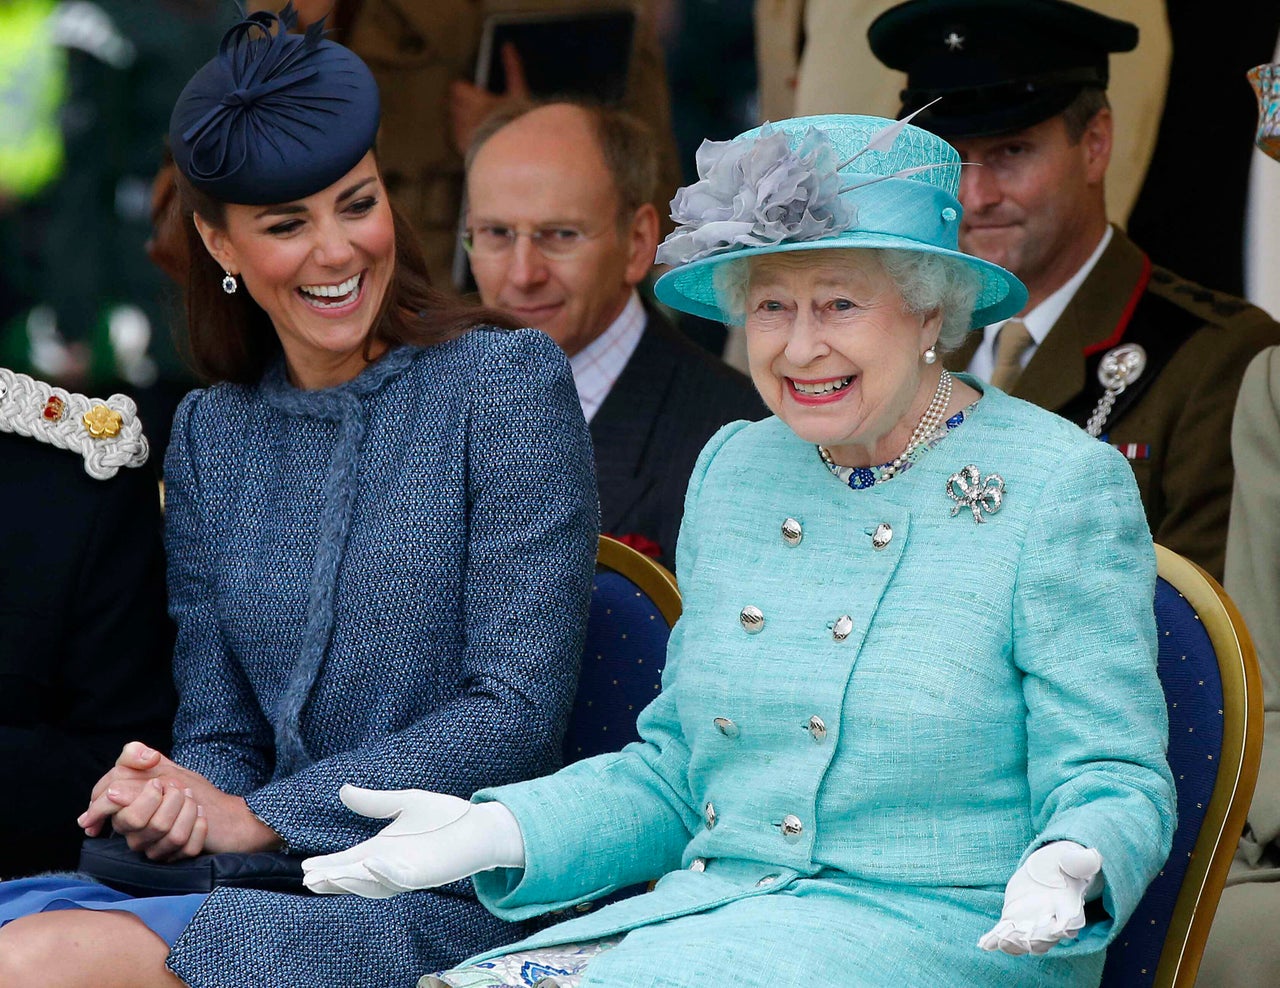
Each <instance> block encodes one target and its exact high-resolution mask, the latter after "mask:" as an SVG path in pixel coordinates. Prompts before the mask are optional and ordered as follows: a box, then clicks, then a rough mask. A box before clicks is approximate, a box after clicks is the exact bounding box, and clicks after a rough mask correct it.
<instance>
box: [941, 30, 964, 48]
mask: <svg viewBox="0 0 1280 988" xmlns="http://www.w3.org/2000/svg"><path fill="white" fill-rule="evenodd" d="M942 43H943V44H945V45H946V46H947V50H948V51H964V35H963V34H957V33H956V32H955V31H952V32H951V33H950V34H948V35H947V36H946V37H945V38H943V39H942Z"/></svg>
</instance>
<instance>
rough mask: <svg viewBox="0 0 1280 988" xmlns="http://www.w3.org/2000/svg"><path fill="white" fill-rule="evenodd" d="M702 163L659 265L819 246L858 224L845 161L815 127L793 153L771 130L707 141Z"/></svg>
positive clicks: (674, 212)
mask: <svg viewBox="0 0 1280 988" xmlns="http://www.w3.org/2000/svg"><path fill="white" fill-rule="evenodd" d="M696 161H697V167H698V181H697V182H694V183H693V184H692V185H689V186H686V187H685V188H682V189H681V190H680V191H679V192H677V193H676V197H675V198H674V199H672V200H671V218H672V219H673V220H675V221H676V223H678V224H680V225H679V227H678V228H677V229H676V230H675V231H674V232H673V233H671V234H670V235H669V236H668V237H667V239H666V240H665V241H663V243H662V245H661V246H660V247H659V248H658V255H657V262H658V263H659V264H686V263H688V262H689V261H696V260H698V259H699V258H702V257H707V256H709V255H711V254H718V253H721V252H723V251H726V250H732V249H734V248H736V247H764V246H772V245H774V244H779V243H782V242H783V241H786V242H788V243H799V242H803V241H807V240H817V239H819V238H820V237H826V236H831V235H833V234H837V233H841V232H843V231H844V230H847V229H849V228H850V227H851V226H853V224H854V222H855V221H856V218H857V215H856V210H855V208H854V207H853V206H852V205H851V204H849V203H847V202H845V201H843V200H841V198H840V191H841V186H840V176H839V175H838V174H837V171H838V169H839V168H840V166H841V161H840V156H839V155H838V154H837V152H836V149H835V147H834V146H833V145H832V143H831V140H830V138H828V137H827V135H826V134H824V133H823V132H822V131H820V130H817V129H816V128H813V127H810V128H809V129H808V130H806V131H805V133H804V135H803V137H802V138H801V140H800V141H799V143H798V144H797V146H796V147H795V148H794V149H793V148H792V147H791V146H790V142H789V141H788V138H787V135H786V134H785V133H784V132H782V131H780V130H775V129H773V128H772V127H770V126H769V125H768V124H766V125H765V126H764V127H762V128H761V129H760V131H759V133H758V134H757V135H756V136H754V137H751V138H747V139H739V140H733V141H703V142H702V146H701V147H700V148H698V153H697V158H696Z"/></svg>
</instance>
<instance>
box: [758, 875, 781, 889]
mask: <svg viewBox="0 0 1280 988" xmlns="http://www.w3.org/2000/svg"><path fill="white" fill-rule="evenodd" d="M781 877H782V876H781V875H765V876H764V877H763V878H761V879H759V880H758V881H757V882H756V888H758V889H762V888H764V887H765V886H766V885H772V884H773V883H774V882H776V881H777V880H778V879H779V878H781Z"/></svg>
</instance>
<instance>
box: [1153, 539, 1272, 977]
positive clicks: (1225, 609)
mask: <svg viewBox="0 0 1280 988" xmlns="http://www.w3.org/2000/svg"><path fill="white" fill-rule="evenodd" d="M1156 571H1157V573H1158V574H1159V576H1160V577H1161V578H1163V579H1164V580H1165V581H1166V582H1167V583H1169V585H1170V586H1172V587H1173V588H1174V589H1175V590H1177V591H1178V593H1180V594H1182V596H1183V597H1185V598H1186V600H1187V602H1188V603H1190V604H1191V606H1192V608H1193V609H1194V610H1195V612H1196V616H1197V617H1198V618H1199V620H1200V622H1201V623H1202V624H1203V625H1204V629H1205V631H1206V632H1207V633H1208V635H1209V641H1210V642H1211V643H1212V644H1213V650H1214V653H1215V654H1216V656H1217V658H1218V671H1219V674H1220V677H1221V679H1222V717H1223V725H1222V754H1221V755H1220V756H1219V758H1218V776H1217V780H1216V781H1215V783H1214V786H1213V795H1212V796H1211V797H1210V798H1209V807H1208V809H1207V810H1206V811H1205V817H1204V823H1203V824H1202V826H1201V827H1200V833H1199V835H1198V837H1197V838H1196V843H1195V846H1194V848H1193V849H1192V852H1191V861H1190V863H1189V864H1188V865H1187V873H1186V874H1185V875H1184V876H1183V879H1182V886H1181V889H1180V890H1179V892H1178V899H1177V902H1176V903H1175V904H1174V909H1173V915H1172V917H1171V918H1170V920H1169V928H1168V930H1166V931H1165V942H1164V949H1163V950H1162V951H1161V953H1160V963H1159V965H1158V966H1157V968H1156V976H1155V981H1154V982H1153V984H1154V986H1155V988H1193V986H1194V985H1195V981H1196V974H1197V972H1198V971H1199V969H1200V961H1201V959H1202V958H1203V957H1204V947H1205V942H1206V941H1207V940H1208V938H1209V928H1210V926H1211V925H1212V924H1213V916H1214V913H1215V912H1216V911H1217V909H1218V901H1219V899H1221V897H1222V890H1223V888H1224V887H1225V886H1226V883H1227V872H1228V870H1229V869H1230V868H1231V860H1232V858H1233V857H1234V856H1235V852H1236V845H1237V844H1238V843H1239V842H1240V835H1241V833H1242V832H1243V831H1244V825H1245V818H1246V817H1247V815H1248V812H1249V803H1250V801H1251V800H1252V798H1253V788H1254V785H1255V784H1256V783H1257V781H1258V766H1259V763H1260V761H1261V759H1262V729H1263V706H1262V676H1261V673H1260V672H1259V670H1258V658H1257V655H1256V653H1255V652H1254V649H1253V640H1252V639H1251V638H1250V637H1249V631H1248V629H1247V628H1246V627H1245V623H1244V619H1243V618H1242V617H1241V616H1240V612H1239V611H1238V610H1237V609H1236V605H1235V603H1234V602H1233V601H1232V600H1231V598H1230V597H1228V596H1227V592H1226V591H1225V590H1223V589H1222V586H1221V585H1220V584H1219V583H1218V581H1217V580H1215V579H1214V578H1213V577H1212V576H1210V575H1209V574H1208V573H1206V572H1205V571H1204V570H1203V569H1201V568H1200V567H1199V566H1197V565H1196V564H1195V563H1193V562H1191V560H1189V559H1187V558H1185V557H1184V556H1180V555H1179V554H1178V553H1176V552H1174V551H1173V550H1172V549H1166V548H1165V547H1164V546H1162V545H1157V546H1156Z"/></svg>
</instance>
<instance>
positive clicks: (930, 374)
mask: <svg viewBox="0 0 1280 988" xmlns="http://www.w3.org/2000/svg"><path fill="white" fill-rule="evenodd" d="M749 264H750V270H749V273H748V276H747V288H746V300H745V312H746V324H745V325H746V334H747V358H748V362H749V363H750V368H751V379H752V381H754V382H755V385H756V388H757V389H758V390H759V392H760V395H761V397H762V398H763V399H764V402H765V404H766V405H768V406H769V410H770V411H772V412H773V413H774V414H775V415H777V416H778V417H779V418H780V419H782V421H783V422H785V423H786V424H787V425H788V426H790V428H791V430H792V431H793V432H794V433H795V434H796V435H797V436H799V437H800V438H801V439H803V440H804V441H805V442H810V443H815V444H817V445H820V446H825V447H826V448H827V451H828V452H829V453H830V454H831V456H832V458H833V459H834V460H835V462H837V463H839V464H842V465H844V466H866V465H869V464H878V463H883V462H886V461H888V460H891V459H893V457H895V456H896V455H897V454H898V453H900V452H902V448H903V446H905V445H906V442H907V440H908V439H909V438H910V436H911V432H912V430H914V429H915V427H916V423H917V422H918V421H919V419H920V416H921V414H923V412H924V410H925V408H926V407H927V406H928V404H929V399H930V398H931V397H932V395H933V390H934V386H935V385H936V384H937V380H938V375H939V373H940V365H934V366H932V367H929V366H928V365H926V364H924V363H923V362H922V360H921V355H922V354H923V353H924V351H925V350H927V349H928V348H929V347H931V346H932V345H933V344H934V343H935V342H936V341H937V338H938V329H939V326H940V325H941V316H940V315H939V314H938V313H937V312H934V313H929V314H925V315H921V314H918V313H912V312H910V311H908V309H907V308H906V305H905V303H904V302H903V300H902V296H901V295H900V294H899V292H898V288H897V286H896V285H895V284H894V283H893V280H892V279H891V278H890V277H889V275H888V274H886V273H885V271H884V268H883V266H882V265H881V263H880V261H879V259H878V257H877V255H876V253H875V252H874V251H868V250H798V251H792V252H786V253H779V254H767V255H764V256H761V257H755V258H752V259H751V260H750V261H749Z"/></svg>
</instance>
